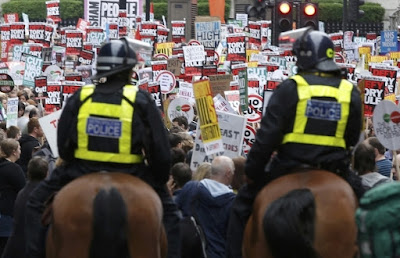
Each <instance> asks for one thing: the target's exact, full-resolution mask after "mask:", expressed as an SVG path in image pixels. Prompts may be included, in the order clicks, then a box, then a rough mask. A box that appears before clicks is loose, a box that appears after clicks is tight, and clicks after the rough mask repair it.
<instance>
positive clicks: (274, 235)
mask: <svg viewBox="0 0 400 258" xmlns="http://www.w3.org/2000/svg"><path fill="white" fill-rule="evenodd" d="M314 220H315V199H314V196H313V194H312V192H311V191H310V190H309V189H306V188H303V189H296V190H293V191H291V192H289V193H287V194H286V195H284V196H282V197H280V198H279V199H277V200H275V201H274V202H272V203H271V205H270V206H269V207H268V208H267V212H266V213H265V215H264V218H263V228H264V232H265V237H266V238H267V241H268V243H269V247H270V250H271V253H272V255H273V256H274V257H277V258H279V257H282V258H290V257H308V258H316V257H319V255H318V253H317V252H316V250H315V249H314V248H313V242H314Z"/></svg>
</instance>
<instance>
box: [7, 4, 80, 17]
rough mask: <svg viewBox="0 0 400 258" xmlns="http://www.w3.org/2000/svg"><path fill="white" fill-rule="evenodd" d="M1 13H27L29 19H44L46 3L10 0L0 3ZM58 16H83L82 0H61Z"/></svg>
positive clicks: (20, 14)
mask: <svg viewBox="0 0 400 258" xmlns="http://www.w3.org/2000/svg"><path fill="white" fill-rule="evenodd" d="M1 7H2V9H3V11H2V13H3V14H4V13H18V15H19V16H20V17H21V16H22V13H26V14H28V15H29V18H30V19H46V3H45V1H43V0H11V1H10V2H7V3H4V4H2V5H1ZM60 16H61V18H62V19H70V18H79V17H83V1H81V0H61V1H60Z"/></svg>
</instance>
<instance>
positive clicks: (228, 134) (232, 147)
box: [190, 111, 246, 171]
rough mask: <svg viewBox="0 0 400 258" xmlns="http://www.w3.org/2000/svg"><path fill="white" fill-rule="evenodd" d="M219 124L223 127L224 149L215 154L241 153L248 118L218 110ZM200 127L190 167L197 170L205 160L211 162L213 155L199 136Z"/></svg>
mask: <svg viewBox="0 0 400 258" xmlns="http://www.w3.org/2000/svg"><path fill="white" fill-rule="evenodd" d="M217 117H218V124H219V126H220V129H221V135H222V142H223V147H224V151H223V152H219V153H216V154H214V155H215V156H220V155H224V156H228V157H231V158H235V157H238V156H240V155H241V153H242V146H243V134H244V129H245V126H246V118H245V117H243V116H239V115H235V114H231V113H226V112H221V111H217ZM199 134H200V129H199V128H197V136H196V139H195V145H194V148H193V155H192V160H191V163H190V168H191V169H192V170H193V171H195V170H196V169H197V168H198V166H200V165H201V164H202V163H204V162H211V161H212V159H213V156H207V155H206V152H205V149H204V144H203V142H202V141H201V139H199V138H198V136H199Z"/></svg>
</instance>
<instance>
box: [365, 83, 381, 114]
mask: <svg viewBox="0 0 400 258" xmlns="http://www.w3.org/2000/svg"><path fill="white" fill-rule="evenodd" d="M385 81H386V79H385V78H383V77H378V76H373V77H372V76H371V77H366V78H364V87H365V89H364V90H365V94H364V116H366V117H372V114H373V112H374V109H375V107H376V106H377V105H378V104H379V102H381V101H382V100H383V99H384V98H385Z"/></svg>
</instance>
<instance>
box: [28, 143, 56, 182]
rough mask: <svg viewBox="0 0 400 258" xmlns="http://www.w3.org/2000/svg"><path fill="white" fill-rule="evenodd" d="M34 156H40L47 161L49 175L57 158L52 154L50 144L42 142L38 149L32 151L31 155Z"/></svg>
mask: <svg viewBox="0 0 400 258" xmlns="http://www.w3.org/2000/svg"><path fill="white" fill-rule="evenodd" d="M34 156H40V157H42V158H44V159H45V160H46V161H47V163H48V165H49V170H48V175H50V174H51V173H52V172H53V170H54V169H55V168H56V161H57V158H56V157H54V156H53V152H52V151H51V150H50V146H49V145H48V144H44V145H43V146H42V147H41V148H40V149H39V150H38V151H36V152H35V153H33V154H32V157H34Z"/></svg>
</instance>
